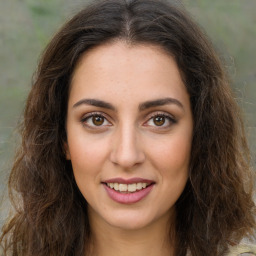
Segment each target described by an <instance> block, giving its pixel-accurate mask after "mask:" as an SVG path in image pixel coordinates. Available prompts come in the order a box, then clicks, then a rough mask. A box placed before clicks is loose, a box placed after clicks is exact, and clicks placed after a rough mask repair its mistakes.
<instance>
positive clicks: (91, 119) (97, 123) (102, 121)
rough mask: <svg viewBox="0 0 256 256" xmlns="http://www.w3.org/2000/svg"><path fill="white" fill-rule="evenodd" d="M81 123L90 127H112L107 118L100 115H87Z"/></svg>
mask: <svg viewBox="0 0 256 256" xmlns="http://www.w3.org/2000/svg"><path fill="white" fill-rule="evenodd" d="M81 122H82V123H83V124H84V125H86V126H88V127H102V126H111V123H110V122H109V121H108V120H107V118H106V117H105V116H104V115H102V114H99V113H90V114H88V115H86V116H85V117H84V118H83V119H82V120H81Z"/></svg>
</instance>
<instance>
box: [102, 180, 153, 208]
mask: <svg viewBox="0 0 256 256" xmlns="http://www.w3.org/2000/svg"><path fill="white" fill-rule="evenodd" d="M103 185H104V188H105V189H106V191H107V193H108V195H109V197H110V198H111V199H112V200H114V201H116V202H117V203H121V204H134V203H137V202H139V201H141V200H142V199H143V198H145V197H146V196H147V195H148V194H149V193H150V191H151V190H152V188H153V185H154V184H151V185H149V186H148V187H146V188H144V189H142V190H139V191H136V192H131V193H121V192H118V191H116V190H114V189H112V188H110V187H108V186H107V185H106V184H103Z"/></svg>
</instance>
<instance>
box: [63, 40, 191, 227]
mask: <svg viewBox="0 0 256 256" xmlns="http://www.w3.org/2000/svg"><path fill="white" fill-rule="evenodd" d="M66 129H67V144H66V157H67V159H70V160H71V162H72V166H73V172H74V176H75V180H76V183H77V185H78V188H79V189H80V191H81V193H82V194H83V196H84V198H85V199H86V200H87V202H88V213H89V218H90V221H93V222H95V223H98V224H101V225H110V226H114V227H118V228H121V229H136V228H142V227H146V226H149V225H151V224H153V223H154V224H155V223H157V222H159V221H163V220H167V219H169V218H170V216H172V214H173V213H174V210H175V208H174V205H175V202H176V201H177V199H178V198H179V196H180V195H181V193H182V191H183V189H184V187H185V184H186V182H187V179H188V168H189V161H190V151H191V141H192V130H193V120H192V113H191V108H190V100H189V95H188V93H187V91H186V88H185V86H184V84H183V82H182V79H181V76H180V73H179V69H178V67H177V65H176V63H175V61H174V59H173V58H172V57H171V56H170V55H167V54H166V53H165V52H164V51H163V50H162V49H160V48H159V47H157V46H152V45H135V46H128V45H127V44H126V43H124V42H120V41H119V42H115V43H111V44H105V45H102V46H98V47H96V48H94V49H92V50H90V51H88V52H87V53H86V54H84V56H83V57H82V59H81V60H80V62H79V64H78V66H77V68H76V69H75V72H74V76H73V80H72V83H71V88H70V95H69V100H68V114H67V123H66Z"/></svg>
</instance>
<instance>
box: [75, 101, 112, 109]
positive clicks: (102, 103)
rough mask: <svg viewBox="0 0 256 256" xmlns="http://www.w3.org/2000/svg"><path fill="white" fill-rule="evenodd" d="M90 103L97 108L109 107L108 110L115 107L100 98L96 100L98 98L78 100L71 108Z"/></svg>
mask: <svg viewBox="0 0 256 256" xmlns="http://www.w3.org/2000/svg"><path fill="white" fill-rule="evenodd" d="M83 104H85V105H91V106H95V107H99V108H106V109H110V110H114V111H115V110H116V109H115V107H114V106H113V105H111V104H110V103H108V102H105V101H102V100H98V99H82V100H79V101H78V102H77V103H75V104H74V105H73V108H76V107H78V106H81V105H83Z"/></svg>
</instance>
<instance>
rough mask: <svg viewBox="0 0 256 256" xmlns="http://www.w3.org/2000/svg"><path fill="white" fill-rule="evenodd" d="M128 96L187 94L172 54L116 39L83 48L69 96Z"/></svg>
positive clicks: (153, 46)
mask: <svg viewBox="0 0 256 256" xmlns="http://www.w3.org/2000/svg"><path fill="white" fill-rule="evenodd" d="M82 95H84V96H93V97H97V98H101V97H103V98H106V99H107V98H108V99H107V100H113V98H115V97H124V96H125V98H126V100H127V99H131V100H134V99H138V100H140V101H143V100H144V99H150V98H152V97H154V98H161V97H163V96H170V97H174V96H175V97H178V98H180V100H184V99H183V98H186V97H187V96H188V95H187V91H186V88H185V85H184V83H183V80H182V78H181V74H180V71H179V69H178V67H177V64H176V62H175V60H174V58H173V57H172V56H171V55H170V54H168V53H167V52H166V51H165V50H163V49H162V48H161V47H159V46H155V45H149V44H143V45H142V44H139V45H128V44H126V43H125V42H122V41H118V42H112V43H108V44H104V45H101V46H97V47H95V48H93V49H91V50H89V51H88V52H86V53H85V54H84V55H83V56H82V57H81V59H80V61H79V63H78V64H77V67H76V69H75V71H74V74H73V78H72V82H71V90H70V100H72V101H73V100H74V98H75V99H76V100H78V98H79V97H81V96H82Z"/></svg>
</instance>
